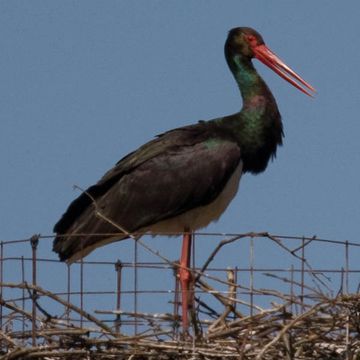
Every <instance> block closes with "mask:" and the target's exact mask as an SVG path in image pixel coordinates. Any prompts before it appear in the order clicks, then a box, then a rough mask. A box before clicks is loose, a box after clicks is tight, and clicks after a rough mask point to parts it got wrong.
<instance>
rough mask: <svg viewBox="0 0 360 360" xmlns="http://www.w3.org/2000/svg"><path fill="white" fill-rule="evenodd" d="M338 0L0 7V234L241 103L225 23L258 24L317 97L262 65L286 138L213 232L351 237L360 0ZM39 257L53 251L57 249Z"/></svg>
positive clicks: (18, 234)
mask: <svg viewBox="0 0 360 360" xmlns="http://www.w3.org/2000/svg"><path fill="white" fill-rule="evenodd" d="M344 4H345V3H344ZM344 4H340V3H339V2H325V1H313V0H311V1H309V0H304V1H301V2H299V1H291V0H289V1H239V0H237V1H211V0H210V1H209V0H206V1H204V0H202V1H196V2H195V1H155V0H154V1H148V0H142V1H92V0H86V1H66V0H64V1H37V0H33V1H15V0H14V1H1V2H0V48H1V55H0V79H1V81H0V99H1V106H0V118H1V131H0V162H1V164H2V173H1V177H0V189H1V206H0V229H1V230H0V239H1V240H10V239H22V238H27V237H30V236H31V235H32V234H34V233H41V234H44V235H46V234H51V233H52V227H53V225H54V223H55V222H56V221H57V220H58V218H59V217H60V216H61V214H62V213H63V212H64V210H65V209H66V207H67V206H68V204H69V202H70V201H71V200H72V199H74V198H75V197H76V196H77V195H78V191H75V190H73V185H74V184H76V185H78V186H80V187H87V186H88V185H91V184H93V183H94V182H96V181H97V180H98V179H99V178H100V177H101V176H102V175H103V173H104V172H105V171H106V170H108V169H109V168H110V167H111V166H112V165H113V164H114V163H115V162H116V161H118V160H119V159H120V158H121V157H122V156H124V155H126V154H127V153H128V152H130V151H132V150H134V149H136V148H137V147H138V146H139V145H141V144H143V143H144V142H146V141H148V140H150V139H151V138H152V137H153V136H154V135H156V134H158V133H161V132H163V131H164V130H167V129H171V128H174V127H179V126H182V125H187V124H191V123H194V122H196V121H198V120H200V119H203V120H206V119H211V118H215V117H218V116H221V115H226V114H230V113H233V112H235V111H238V110H239V109H240V107H241V100H240V97H239V93H238V90H237V88H236V85H235V82H234V80H233V79H232V76H231V74H230V72H229V70H228V69H227V66H226V63H225V60H224V55H223V45H224V41H225V38H226V35H227V32H228V30H229V29H231V28H232V27H235V26H250V27H253V28H255V29H256V30H258V31H259V32H260V33H261V34H262V35H263V37H264V40H265V42H266V43H267V45H268V46H269V47H270V48H271V49H272V50H273V51H274V52H275V53H277V54H278V55H279V56H280V57H281V58H282V59H283V60H284V61H285V62H286V63H287V64H288V65H290V66H291V67H292V68H293V69H294V70H295V71H297V72H298V73H299V74H300V75H301V76H303V77H304V78H305V80H307V81H309V82H310V83H311V84H312V85H313V86H314V87H315V88H316V89H317V90H318V95H317V96H316V97H315V99H310V98H309V97H307V96H305V95H303V94H302V93H300V92H299V91H297V90H296V89H295V88H293V87H291V86H290V85H288V84H287V83H286V82H285V81H283V80H282V79H280V78H278V77H277V76H276V75H275V74H274V73H272V72H271V71H270V70H268V69H267V68H265V67H264V66H263V65H262V64H260V63H258V62H257V63H256V67H257V68H258V70H259V72H260V73H261V74H262V75H263V77H264V78H265V80H266V82H267V83H268V84H269V86H270V88H271V89H272V91H273V93H274V95H275V97H276V99H277V101H278V105H279V108H280V112H281V114H282V117H283V122H284V127H285V135H286V137H285V142H284V146H283V147H282V148H280V149H279V151H278V156H277V158H276V160H275V161H274V162H273V163H272V164H270V165H269V167H268V169H267V170H266V172H265V173H263V174H260V175H258V176H252V175H245V176H244V177H243V179H242V181H241V185H240V190H239V192H238V195H237V197H236V198H235V199H234V201H233V202H232V204H231V206H230V207H229V209H228V210H227V212H226V213H225V214H224V215H223V216H222V218H221V220H220V221H219V222H218V223H216V224H212V225H211V226H210V227H209V228H208V230H209V231H214V232H237V233H242V232H247V231H269V232H272V233H277V234H283V235H307V236H312V235H314V234H316V235H317V236H319V237H323V238H331V239H340V240H343V239H348V240H351V241H356V240H357V235H358V226H359V199H360V185H359V177H360V170H359V163H360V151H359V133H360V121H359V103H360V91H359V80H360V79H359V58H360V42H359V39H358V36H359V23H358V14H359V11H360V5H359V2H358V1H355V0H353V1H347V2H346V6H345V5H344ZM171 241H172V240H169V242H171ZM174 241H175V240H174ZM155 243H156V245H159V246H162V245H161V244H160V243H158V242H156V241H155V242H154V244H155ZM171 244H174V243H171ZM176 244H177V245H176V249H179V246H180V243H179V242H177V243H176ZM178 244H179V245H178ZM214 244H215V243H214V242H212V243H211V244H210V245H209V248H206V245H205V248H204V252H206V251H210V249H211V248H213V246H214ZM169 247H171V248H174V246H172V245H170V246H169ZM118 248H119V247H116V245H115V246H113V247H112V248H111V247H109V248H108V249H106V248H105V249H104V250H101V251H100V252H98V253H96V254H95V255H93V256H96V257H97V258H99V257H101V256H104V257H105V258H110V259H111V258H112V255H113V254H112V253H111V251H113V250H111V249H118ZM42 251H43V253H44V254H46V256H53V255H52V254H51V245H50V243H48V244H46V245H44V247H43V248H42ZM260 251H261V249H260ZM169 256H170V257H171V256H174V255H172V254H169ZM318 256H319V259H321V258H322V257H323V253H322V252H321V250H319V252H318ZM224 261H225V262H226V260H224ZM223 265H224V266H226V265H227V264H226V263H224V264H223Z"/></svg>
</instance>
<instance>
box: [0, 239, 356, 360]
mask: <svg viewBox="0 0 360 360" xmlns="http://www.w3.org/2000/svg"><path fill="white" fill-rule="evenodd" d="M246 237H247V238H249V237H250V238H251V239H253V238H254V237H259V238H263V239H264V238H266V239H268V240H270V241H271V242H272V243H274V244H276V246H280V247H281V248H282V249H285V251H287V252H288V253H289V254H291V256H293V257H295V258H296V259H297V260H299V261H300V262H301V267H300V269H298V270H299V273H298V274H300V277H301V281H300V282H299V281H298V280H296V276H295V275H294V272H295V271H296V270H297V269H295V268H293V267H291V271H290V270H287V271H288V272H287V274H288V275H287V276H282V277H281V276H279V275H278V274H277V273H276V272H271V271H270V272H268V273H265V272H264V273H263V274H264V275H265V276H267V277H268V278H272V279H274V278H275V279H276V280H277V281H280V282H282V283H283V284H286V286H287V289H288V291H285V292H281V291H279V289H256V288H255V287H254V286H253V285H254V284H253V282H254V279H253V278H252V277H253V272H254V270H255V269H254V268H253V267H252V266H251V267H250V269H249V270H248V271H249V274H250V286H244V285H243V284H242V285H241V284H239V281H238V279H237V278H236V274H237V271H236V270H235V269H223V271H224V272H223V273H225V274H226V275H225V276H224V277H226V278H224V277H223V278H219V277H214V276H212V275H211V272H210V270H211V269H210V267H209V264H210V263H211V262H212V261H213V260H214V258H215V257H216V256H217V254H218V252H219V250H220V249H221V248H222V247H223V246H225V245H228V244H230V243H233V242H235V241H237V240H239V239H244V238H246ZM35 240H36V239H35ZM283 240H284V238H281V237H274V236H271V235H269V234H266V233H259V234H253V233H251V234H242V235H237V236H233V237H231V238H230V239H225V240H223V241H221V242H220V243H219V244H218V245H217V247H216V248H215V249H214V251H213V252H212V253H211V254H210V256H209V257H208V259H207V260H206V261H205V263H204V265H203V266H202V267H199V268H193V269H189V270H191V271H192V274H193V284H192V290H191V294H192V299H193V301H191V303H192V304H193V306H192V309H191V310H190V320H191V321H190V323H191V327H190V331H189V333H185V334H184V333H183V331H182V329H181V319H180V316H179V313H178V305H179V304H178V303H177V301H178V300H176V296H177V298H179V296H178V295H179V294H178V293H177V291H174V295H175V300H174V301H173V305H174V311H173V312H164V313H145V312H140V311H125V310H124V309H125V307H124V308H123V307H122V306H121V307H120V306H118V307H117V309H115V310H114V309H110V310H109V309H107V310H104V309H101V310H93V311H91V312H90V311H87V310H85V307H84V306H83V304H82V303H81V305H79V304H78V303H75V302H73V301H70V297H69V296H68V295H69V293H66V292H65V293H62V294H59V293H56V292H54V291H50V290H48V289H46V288H44V287H41V286H39V285H38V284H37V281H36V280H37V279H36V264H37V263H38V262H39V261H40V259H38V258H37V257H36V246H34V244H35V245H37V242H36V241H34V239H32V240H30V241H31V244H32V257H30V258H29V259H28V260H29V262H31V263H32V270H33V271H32V283H31V284H30V283H28V282H26V281H22V282H5V281H2V282H1V283H0V290H1V296H0V312H1V314H0V315H1V318H0V319H1V324H0V325H1V331H0V344H1V347H0V360H1V359H8V360H10V359H48V360H50V359H75V360H76V359H79V360H80V359H81V360H85V359H106V360H107V359H116V360H123V359H124V360H125V359H126V360H130V359H131V360H135V359H137V360H140V359H144V360H155V359H160V360H170V359H189V360H190V359H191V360H196V359H199V360H200V359H237V360H239V359H254V360H260V359H263V360H265V359H269V360H270V359H271V360H273V359H274V360H275V359H287V360H291V359H296V360H300V359H329V360H330V359H331V360H335V359H349V360H356V359H360V295H359V294H358V293H357V292H355V293H352V294H351V293H350V291H349V274H350V273H351V269H350V267H349V251H350V250H349V249H351V246H354V247H355V246H358V245H357V244H350V245H351V246H350V245H349V243H348V242H344V243H336V246H338V245H339V246H340V245H341V246H344V248H345V249H346V251H345V254H346V255H345V266H344V267H343V268H342V270H341V271H339V270H337V272H338V273H339V274H340V275H341V285H340V289H339V291H338V292H337V294H336V295H333V294H332V293H331V292H330V291H327V290H328V289H327V285H326V284H325V282H324V278H326V276H325V275H324V274H323V273H320V272H319V271H315V270H313V269H312V268H311V266H310V265H309V263H308V261H307V260H306V258H305V256H304V249H305V246H307V245H308V244H310V243H311V242H313V241H315V240H316V239H315V238H308V239H306V238H297V240H299V241H300V244H302V245H300V246H296V247H295V248H291V249H290V248H287V247H286V245H285V242H284V241H283ZM251 244H252V242H251ZM251 246H252V245H251ZM153 252H154V253H156V254H157V255H159V254H158V252H155V251H153ZM298 252H300V253H302V255H297V254H298ZM251 253H253V250H251ZM1 256H3V255H1ZM4 260H6V259H5V258H4V257H1V258H0V270H1V279H2V280H4V279H3V270H2V268H3V261H4ZM7 260H8V259H7ZM162 260H163V261H164V264H167V265H169V266H170V265H171V266H173V267H174V268H176V267H179V264H178V263H176V262H171V261H169V260H168V259H166V258H164V257H162ZM13 261H15V260H14V259H13ZM21 261H24V258H23V257H22V258H21ZM47 261H49V260H48V259H47ZM51 261H53V262H55V261H54V260H51ZM57 264H58V263H57ZM58 265H61V266H64V265H62V264H58ZM102 265H103V263H102ZM113 265H115V269H116V271H117V274H119V273H120V272H121V264H120V263H119V262H117V263H115V264H112V266H113ZM138 265H139V264H133V266H134V268H135V267H136V266H138ZM150 265H151V264H150ZM92 266H93V264H92ZM23 267H24V266H23ZM12 268H13V269H15V268H16V267H14V266H13V267H12ZM167 271H169V267H168V268H167ZM352 271H353V273H354V274H357V273H358V272H359V271H357V270H352ZM305 275H306V276H307V277H309V279H311V281H312V282H311V286H310V285H309V282H306V281H305V279H306V276H305ZM174 278H175V279H176V278H177V277H176V272H175V276H174ZM117 281H118V284H120V282H119V278H118V280H117ZM211 281H213V282H211ZM214 284H215V285H214ZM216 284H221V286H222V290H221V291H220V290H218V289H217V287H216ZM219 287H220V286H219ZM224 288H226V289H225V290H224ZM240 290H241V291H240ZM10 293H11V296H6V294H10ZM98 294H100V293H98ZM114 294H115V295H116V292H115V293H114ZM136 294H137V293H136V292H135V296H136ZM199 294H205V295H206V296H207V297H204V296H203V297H200V296H199ZM243 294H247V296H248V297H247V298H246V297H245V295H243ZM118 295H119V294H118ZM260 296H262V297H266V296H267V297H269V296H271V298H272V299H276V301H271V302H270V303H269V306H267V307H264V306H259V305H258V304H256V301H255V298H256V297H260ZM118 299H120V298H118ZM245 299H246V301H245ZM247 299H250V300H249V301H247ZM207 300H209V301H207ZM214 301H215V302H216V303H217V305H218V306H217V308H216V309H215V308H214V306H213V303H214ZM44 304H45V306H44ZM118 305H119V304H118ZM241 306H242V307H241ZM115 308H116V307H115ZM244 308H246V309H248V311H243V309H244ZM109 317H110V320H109ZM79 319H80V320H79ZM129 328H134V329H135V330H134V331H133V333H130V332H129V331H128V329H129Z"/></svg>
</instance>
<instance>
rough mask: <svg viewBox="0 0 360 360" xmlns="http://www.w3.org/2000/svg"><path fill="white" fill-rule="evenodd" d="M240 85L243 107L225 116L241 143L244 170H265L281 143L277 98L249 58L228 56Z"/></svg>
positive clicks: (224, 122) (229, 126) (231, 68)
mask: <svg viewBox="0 0 360 360" xmlns="http://www.w3.org/2000/svg"><path fill="white" fill-rule="evenodd" d="M226 58H227V61H228V64H229V67H230V70H231V71H232V73H233V75H234V78H235V80H236V82H237V84H238V86H239V89H240V92H241V97H242V100H243V107H242V109H241V111H240V112H239V113H236V114H234V115H230V116H227V117H225V118H223V120H222V123H223V125H225V126H226V127H227V128H230V129H231V132H232V134H233V135H234V136H235V137H236V139H237V141H238V142H239V144H240V147H241V150H242V154H243V159H244V167H245V170H247V171H250V172H253V173H258V172H261V171H263V170H264V169H265V168H266V166H267V163H268V161H269V159H270V158H271V157H272V156H275V154H276V148H277V145H281V143H282V135H283V132H282V123H281V118H280V113H279V110H278V107H277V104H276V101H275V99H274V97H273V95H272V93H271V91H270V90H269V88H268V87H267V85H266V84H265V82H264V80H263V79H262V78H261V76H260V75H259V74H258V73H257V71H256V69H255V68H254V66H253V64H252V62H251V60H250V59H248V58H242V57H240V56H238V55H236V56H234V57H231V58H229V57H228V56H227V57H226Z"/></svg>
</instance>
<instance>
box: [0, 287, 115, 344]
mask: <svg viewBox="0 0 360 360" xmlns="http://www.w3.org/2000/svg"><path fill="white" fill-rule="evenodd" d="M2 286H3V287H8V288H17V289H27V288H29V289H31V290H35V291H37V292H39V293H40V294H42V295H44V296H47V297H49V298H51V299H53V300H55V301H57V302H59V303H60V304H62V305H64V306H65V307H66V306H67V307H69V308H71V310H73V311H75V312H77V313H78V314H80V315H82V316H83V317H85V318H86V319H88V320H89V321H91V322H93V323H94V324H96V325H97V326H99V327H100V328H101V329H103V330H105V331H106V332H107V333H109V334H110V335H112V336H114V337H117V336H118V335H117V334H116V333H115V332H113V331H112V330H111V328H109V327H108V326H107V325H105V324H104V323H103V322H102V321H100V320H99V319H97V318H96V317H94V316H92V315H91V314H89V313H88V312H86V311H84V310H81V309H80V308H79V307H77V306H76V305H73V304H69V303H68V302H67V301H65V300H63V299H61V298H60V297H59V296H57V295H54V294H53V293H51V292H50V291H47V290H45V289H43V288H41V287H40V286H34V285H29V284H27V283H24V284H15V283H2Z"/></svg>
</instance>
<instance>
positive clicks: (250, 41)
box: [246, 35, 257, 46]
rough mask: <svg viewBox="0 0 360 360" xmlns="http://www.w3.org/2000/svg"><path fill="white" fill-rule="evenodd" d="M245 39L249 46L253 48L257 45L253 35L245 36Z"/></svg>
mask: <svg viewBox="0 0 360 360" xmlns="http://www.w3.org/2000/svg"><path fill="white" fill-rule="evenodd" d="M246 39H247V41H248V42H249V44H250V45H252V46H255V45H257V40H256V37H255V36H254V35H246Z"/></svg>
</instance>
